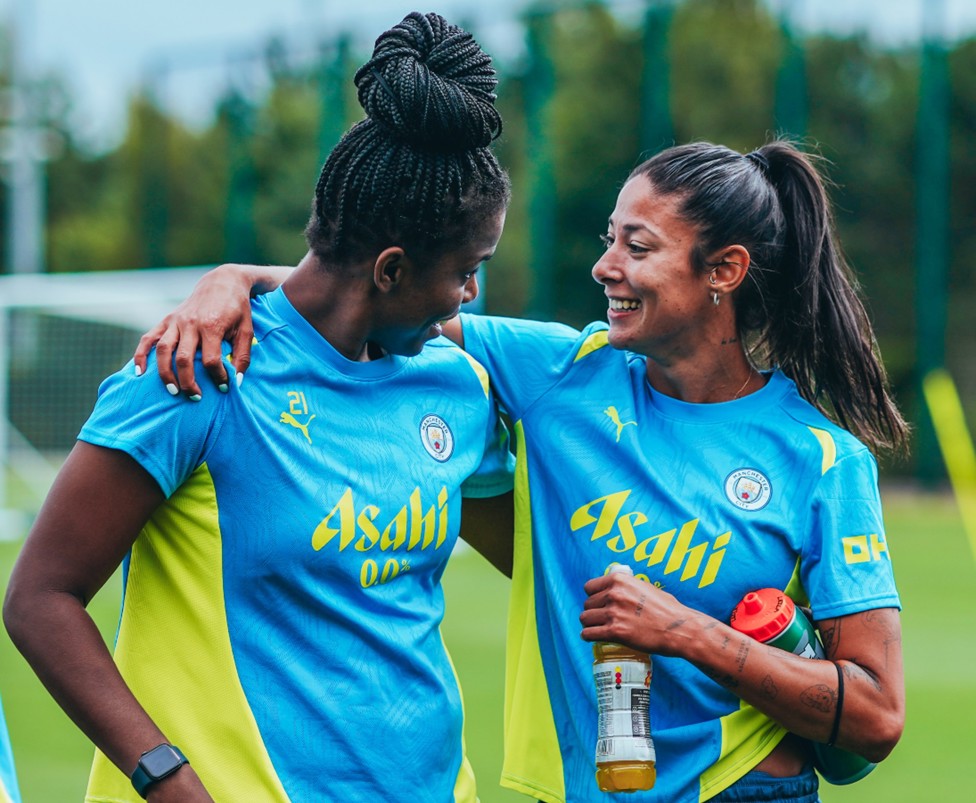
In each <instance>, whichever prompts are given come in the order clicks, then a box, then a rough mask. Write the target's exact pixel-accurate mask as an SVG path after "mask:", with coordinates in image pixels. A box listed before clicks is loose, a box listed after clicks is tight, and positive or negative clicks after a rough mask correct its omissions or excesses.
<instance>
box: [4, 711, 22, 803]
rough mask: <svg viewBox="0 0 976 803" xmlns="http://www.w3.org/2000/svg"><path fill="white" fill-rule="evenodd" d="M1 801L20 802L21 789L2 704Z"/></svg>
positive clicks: (8, 802) (7, 802) (6, 802)
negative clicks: (18, 786)
mask: <svg viewBox="0 0 976 803" xmlns="http://www.w3.org/2000/svg"><path fill="white" fill-rule="evenodd" d="M0 803H20V790H19V789H18V788H17V773H16V772H15V771H14V754H13V750H11V749H10V736H9V734H8V733H7V721H6V720H5V719H4V716H3V705H2V704H0Z"/></svg>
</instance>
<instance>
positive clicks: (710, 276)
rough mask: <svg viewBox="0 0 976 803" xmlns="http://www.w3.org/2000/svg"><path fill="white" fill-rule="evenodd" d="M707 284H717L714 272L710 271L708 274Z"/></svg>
mask: <svg viewBox="0 0 976 803" xmlns="http://www.w3.org/2000/svg"><path fill="white" fill-rule="evenodd" d="M708 283H709V284H718V280H717V279H716V278H715V271H712V272H711V273H709V274H708Z"/></svg>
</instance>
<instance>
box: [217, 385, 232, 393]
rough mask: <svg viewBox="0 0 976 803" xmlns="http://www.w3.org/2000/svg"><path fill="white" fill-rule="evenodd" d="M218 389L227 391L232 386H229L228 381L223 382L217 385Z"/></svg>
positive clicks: (223, 391) (222, 391)
mask: <svg viewBox="0 0 976 803" xmlns="http://www.w3.org/2000/svg"><path fill="white" fill-rule="evenodd" d="M217 390H219V391H220V392H221V393H226V392H227V391H228V390H230V388H229V387H227V383H226V382H221V383H220V384H219V385H217Z"/></svg>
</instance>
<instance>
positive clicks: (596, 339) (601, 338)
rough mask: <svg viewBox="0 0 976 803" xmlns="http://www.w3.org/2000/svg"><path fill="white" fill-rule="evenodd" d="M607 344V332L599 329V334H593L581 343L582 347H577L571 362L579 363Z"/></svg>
mask: <svg viewBox="0 0 976 803" xmlns="http://www.w3.org/2000/svg"><path fill="white" fill-rule="evenodd" d="M607 344H608V340H607V330H606V329H601V330H600V331H599V332H594V333H593V334H592V335H590V336H589V337H588V338H586V340H584V341H583V345H582V346H580V347H579V351H577V352H576V357H575V359H574V360H573V362H579V361H580V360H582V359H583V358H584V357H585V356H586V355H587V354H592V353H593V352H594V351H597V350H598V349H602V348H603V347H604V346H606V345H607Z"/></svg>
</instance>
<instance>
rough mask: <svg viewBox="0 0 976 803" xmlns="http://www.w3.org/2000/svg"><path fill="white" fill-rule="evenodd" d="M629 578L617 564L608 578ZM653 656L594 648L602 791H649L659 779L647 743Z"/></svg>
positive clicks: (621, 648) (602, 644)
mask: <svg viewBox="0 0 976 803" xmlns="http://www.w3.org/2000/svg"><path fill="white" fill-rule="evenodd" d="M617 572H623V573H626V574H631V575H632V574H633V572H632V571H631V569H630V567H629V566H625V565H623V564H619V563H618V564H615V565H614V566H613V567H611V569H610V573H611V574H614V573H617ZM651 672H652V669H651V657H650V656H649V655H648V654H647V653H643V652H639V651H637V650H632V649H631V648H630V647H624V646H623V645H621V644H611V643H608V642H597V643H596V644H594V645H593V680H594V682H595V684H596V699H597V707H598V709H599V720H598V724H597V739H596V783H597V786H599V788H600V790H601V791H603V792H636V791H638V790H645V789H650V788H651V787H652V786H654V780H655V778H656V777H657V776H656V772H655V768H654V759H655V754H654V741H653V740H652V739H651V715H650V709H649V703H650V692H651Z"/></svg>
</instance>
